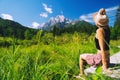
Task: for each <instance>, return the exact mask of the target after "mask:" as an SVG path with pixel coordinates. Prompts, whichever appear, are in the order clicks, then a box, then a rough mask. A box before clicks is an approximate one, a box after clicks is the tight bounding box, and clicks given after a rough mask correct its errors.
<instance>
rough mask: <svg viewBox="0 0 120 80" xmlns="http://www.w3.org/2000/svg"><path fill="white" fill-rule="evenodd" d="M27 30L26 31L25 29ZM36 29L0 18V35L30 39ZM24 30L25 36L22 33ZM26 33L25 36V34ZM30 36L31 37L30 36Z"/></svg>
mask: <svg viewBox="0 0 120 80" xmlns="http://www.w3.org/2000/svg"><path fill="white" fill-rule="evenodd" d="M26 30H27V31H26ZM37 31H38V30H35V29H31V28H27V27H25V26H22V25H21V24H19V23H17V22H14V21H11V20H4V19H2V18H0V36H4V37H12V36H14V37H15V38H19V39H25V38H27V39H31V38H32V37H33V36H34V35H35V34H36V32H37ZM25 32H26V34H25V36H24V33H25ZM26 35H27V36H26ZM30 36H31V37H30Z"/></svg>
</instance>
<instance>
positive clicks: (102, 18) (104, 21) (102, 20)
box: [93, 8, 109, 26]
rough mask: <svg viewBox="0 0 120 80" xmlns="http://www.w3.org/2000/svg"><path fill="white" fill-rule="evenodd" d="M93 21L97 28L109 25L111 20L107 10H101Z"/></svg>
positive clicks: (94, 16)
mask: <svg viewBox="0 0 120 80" xmlns="http://www.w3.org/2000/svg"><path fill="white" fill-rule="evenodd" d="M93 20H94V22H95V24H96V25H97V26H106V25H108V22H109V19H108V17H107V15H106V11H105V9H103V8H101V9H100V10H99V11H98V12H97V13H95V14H94V15H93Z"/></svg>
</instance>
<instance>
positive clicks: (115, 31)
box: [111, 5, 120, 39]
mask: <svg viewBox="0 0 120 80" xmlns="http://www.w3.org/2000/svg"><path fill="white" fill-rule="evenodd" d="M111 32H112V33H111V37H112V39H120V5H119V6H118V9H117V12H116V19H115V23H114V27H113V28H112V31H111Z"/></svg>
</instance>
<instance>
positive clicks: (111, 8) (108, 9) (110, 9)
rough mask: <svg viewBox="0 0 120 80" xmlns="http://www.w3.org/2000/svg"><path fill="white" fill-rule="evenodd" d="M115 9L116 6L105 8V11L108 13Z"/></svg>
mask: <svg viewBox="0 0 120 80" xmlns="http://www.w3.org/2000/svg"><path fill="white" fill-rule="evenodd" d="M117 9H118V6H114V7H110V8H107V9H106V11H107V12H109V11H114V10H117Z"/></svg>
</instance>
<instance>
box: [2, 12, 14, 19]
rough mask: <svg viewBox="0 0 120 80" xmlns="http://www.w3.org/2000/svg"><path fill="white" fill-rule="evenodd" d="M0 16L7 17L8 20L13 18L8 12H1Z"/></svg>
mask: <svg viewBox="0 0 120 80" xmlns="http://www.w3.org/2000/svg"><path fill="white" fill-rule="evenodd" d="M1 17H2V18H3V19H8V20H13V17H12V16H11V15H10V14H4V13H3V14H1Z"/></svg>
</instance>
